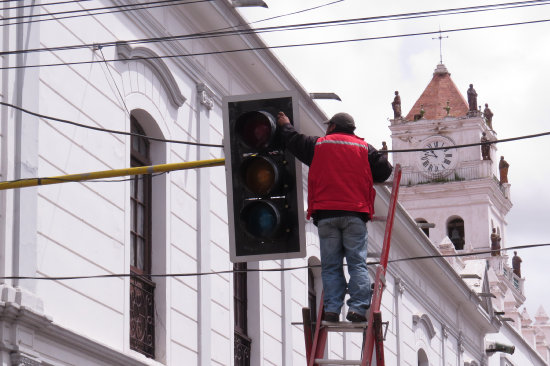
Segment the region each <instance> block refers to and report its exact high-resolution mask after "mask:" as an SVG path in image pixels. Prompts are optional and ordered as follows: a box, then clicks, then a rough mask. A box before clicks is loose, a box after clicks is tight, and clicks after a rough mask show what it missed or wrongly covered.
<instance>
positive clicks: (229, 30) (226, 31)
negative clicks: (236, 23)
mask: <svg viewBox="0 0 550 366" xmlns="http://www.w3.org/2000/svg"><path fill="white" fill-rule="evenodd" d="M334 3H335V2H334ZM331 4H333V3H329V4H324V5H322V6H326V5H331ZM549 4H550V0H536V1H533V0H531V1H524V2H514V3H501V4H494V5H486V6H475V7H465V8H455V9H448V10H431V11H424V12H416V13H403V14H394V15H382V16H373V17H364V18H354V19H342V20H331V21H324V22H313V23H300V24H293V25H281V26H272V27H263V28H254V29H252V28H246V29H235V28H234V27H226V28H220V29H217V30H214V31H208V32H198V33H192V34H187V35H175V36H164V37H156V38H143V39H135V40H128V41H125V42H126V43H128V44H138V43H153V42H166V41H178V40H188V39H197V38H213V37H221V36H230V35H239V34H250V33H257V34H261V33H266V32H274V31H288V30H303V29H312V28H313V29H315V28H323V27H328V26H342V25H355V24H363V23H371V22H378V21H389V20H406V19H418V18H423V17H431V16H439V15H451V14H462V13H471V12H480V11H490V10H501V9H510V8H517V7H525V6H540V5H549ZM485 7H490V8H488V9H479V8H485ZM316 8H318V7H315V8H309V9H304V10H301V11H299V12H303V11H308V10H313V9H316ZM292 14H294V13H289V14H285V15H282V16H287V15H292ZM273 18H277V17H273ZM58 19H61V18H58ZM269 19H272V18H266V19H262V20H259V21H258V22H261V21H265V20H269ZM438 32H439V31H438ZM444 32H448V31H444ZM430 34H433V33H430ZM116 43H117V42H116V41H113V42H103V43H101V45H102V46H104V47H109V46H114V45H116ZM96 45H97V43H94V44H79V45H70V46H57V47H43V48H35V49H25V50H13V51H4V52H0V55H6V54H16V53H27V52H42V51H62V50H72V49H79V48H89V47H93V46H96Z"/></svg>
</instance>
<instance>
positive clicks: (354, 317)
mask: <svg viewBox="0 0 550 366" xmlns="http://www.w3.org/2000/svg"><path fill="white" fill-rule="evenodd" d="M346 319H347V320H349V321H350V322H353V323H361V322H366V321H367V318H366V317H365V316H364V315H361V314H359V313H355V312H353V311H350V312H348V315H346Z"/></svg>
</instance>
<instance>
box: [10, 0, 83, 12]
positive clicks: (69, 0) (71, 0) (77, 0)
mask: <svg viewBox="0 0 550 366" xmlns="http://www.w3.org/2000/svg"><path fill="white" fill-rule="evenodd" d="M9 1H11V0H5V1H0V3H6V2H9ZM85 1H92V0H65V1H55V2H51V3H40V4H38V5H37V4H30V5H17V6H9V7H5V8H2V10H14V9H25V8H36V7H39V6H50V5H64V4H75V3H83V2H85Z"/></svg>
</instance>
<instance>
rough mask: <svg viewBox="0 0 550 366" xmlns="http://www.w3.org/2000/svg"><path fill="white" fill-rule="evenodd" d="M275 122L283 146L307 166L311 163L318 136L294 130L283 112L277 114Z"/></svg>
mask: <svg viewBox="0 0 550 366" xmlns="http://www.w3.org/2000/svg"><path fill="white" fill-rule="evenodd" d="M277 124H278V125H279V129H278V130H279V133H280V135H281V137H282V140H283V141H284V144H285V148H286V149H287V150H288V151H290V152H291V153H292V155H294V156H295V157H296V158H297V159H298V160H300V161H301V162H302V163H304V164H306V165H308V166H309V165H311V162H312V161H313V153H314V151H315V143H316V142H317V139H318V138H319V137H316V136H306V135H303V134H301V133H299V132H298V131H296V130H295V129H294V126H292V124H291V123H290V120H289V119H288V117H287V116H286V115H285V114H284V113H283V112H279V114H277Z"/></svg>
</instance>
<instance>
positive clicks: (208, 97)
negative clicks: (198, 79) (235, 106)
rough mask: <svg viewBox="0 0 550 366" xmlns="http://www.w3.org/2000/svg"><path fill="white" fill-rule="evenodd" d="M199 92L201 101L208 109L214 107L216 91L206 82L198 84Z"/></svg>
mask: <svg viewBox="0 0 550 366" xmlns="http://www.w3.org/2000/svg"><path fill="white" fill-rule="evenodd" d="M197 93H198V97H199V103H200V104H202V105H203V106H205V107H206V109H208V110H212V108H214V97H215V94H214V92H213V91H212V90H211V89H210V88H209V87H208V86H207V85H206V84H204V83H199V84H197Z"/></svg>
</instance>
